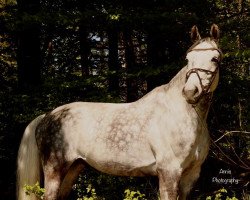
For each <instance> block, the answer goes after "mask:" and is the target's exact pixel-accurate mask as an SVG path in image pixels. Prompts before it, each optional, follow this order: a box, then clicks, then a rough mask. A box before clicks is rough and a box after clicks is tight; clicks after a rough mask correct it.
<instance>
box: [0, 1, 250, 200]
mask: <svg viewBox="0 0 250 200" xmlns="http://www.w3.org/2000/svg"><path fill="white" fill-rule="evenodd" d="M249 14H250V1H249V0H202V1H201V0H186V1H181V0H144V1H139V0H126V1H125V0H120V1H118V0H91V1H90V0H84V1H83V0H81V1H80V0H54V1H48V0H17V1H15V0H0V169H1V170H0V177H1V178H0V198H1V199H5V200H8V199H15V175H16V174H15V170H16V155H17V150H18V146H19V143H20V140H21V137H22V134H23V131H24V129H25V127H26V126H27V124H28V123H29V122H30V121H31V120H32V119H34V118H35V117H36V116H38V115H39V114H42V113H46V112H49V111H50V110H51V109H53V108H56V107H58V106H59V105H62V104H66V103H69V102H74V101H94V102H97V101H102V102H131V101H135V100H137V99H138V98H140V97H142V96H143V95H144V94H146V93H147V92H148V91H150V90H152V89H153V88H154V87H156V86H158V85H161V84H165V83H167V82H168V81H169V80H170V79H171V78H172V77H173V76H174V75H175V74H176V73H177V72H178V71H179V70H180V69H181V68H182V67H183V66H184V65H185V62H184V61H185V52H186V50H187V49H188V47H189V46H190V45H191V41H190V37H189V31H190V28H191V27H192V26H193V25H194V24H196V25H197V26H198V27H199V30H200V32H201V35H202V36H208V33H209V29H210V26H211V24H212V23H216V24H217V25H218V26H219V27H220V29H221V38H220V41H219V43H220V48H221V49H222V51H223V52H224V59H223V61H222V64H221V66H220V83H219V86H218V89H217V90H216V92H215V95H214V99H213V103H212V106H211V109H210V114H209V118H208V125H209V130H210V133H211V138H212V141H213V142H212V144H211V148H210V152H209V156H208V158H207V160H206V162H205V164H204V165H203V168H202V173H201V177H200V179H199V181H198V182H197V184H196V185H195V187H194V189H193V192H192V193H191V198H190V199H206V198H210V197H211V198H213V199H214V198H217V197H216V195H217V196H218V195H221V197H218V198H221V199H223V198H226V196H229V197H233V196H235V197H236V198H238V199H247V196H248V195H249V190H248V188H249V180H250V140H249V138H250V132H249V130H250V124H249V118H250V114H249V107H250V98H249V96H250V90H249V88H250V84H249V80H250V49H249V47H250V15H249ZM221 170H227V172H228V173H225V174H221V173H220V172H221ZM213 177H217V178H222V179H229V178H231V179H232V178H234V179H237V180H239V182H238V184H236V183H230V184H223V183H216V182H213V180H212V179H213ZM222 188H224V189H226V191H227V192H225V190H221V189H222ZM126 189H128V190H126ZM132 192H134V193H132ZM142 194H145V196H144V197H142V196H143V195H142ZM129 195H130V197H131V199H132V197H136V196H137V199H143V198H146V199H150V200H151V199H157V180H155V179H154V178H141V179H133V178H121V177H112V176H107V175H104V174H100V173H98V172H96V171H94V170H91V169H90V170H89V172H88V173H87V175H86V174H82V175H81V176H80V177H79V179H78V181H77V183H76V185H75V186H74V190H73V192H72V194H71V199H77V198H82V199H84V197H85V199H86V198H87V197H88V198H89V197H91V196H92V198H94V199H104V198H105V199H124V198H125V196H126V198H127V199H129V198H130V197H129ZM209 196H210V197H209ZM248 198H249V196H248Z"/></svg>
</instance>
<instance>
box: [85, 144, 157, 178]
mask: <svg viewBox="0 0 250 200" xmlns="http://www.w3.org/2000/svg"><path fill="white" fill-rule="evenodd" d="M128 147H129V148H124V149H117V148H107V146H106V145H101V144H99V145H96V146H95V148H94V149H92V151H89V152H88V153H87V154H86V158H85V159H86V162H87V163H88V164H90V165H91V166H92V167H94V168H95V169H97V170H99V171H101V172H104V173H108V174H113V175H119V176H144V175H156V161H155V157H154V155H153V153H152V152H151V150H150V149H149V148H147V145H145V144H144V148H142V146H136V147H135V146H133V145H128Z"/></svg>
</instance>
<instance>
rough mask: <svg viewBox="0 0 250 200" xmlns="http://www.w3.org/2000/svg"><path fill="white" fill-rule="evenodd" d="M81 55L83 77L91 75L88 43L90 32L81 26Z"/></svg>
mask: <svg viewBox="0 0 250 200" xmlns="http://www.w3.org/2000/svg"><path fill="white" fill-rule="evenodd" d="M79 33H80V36H79V37H80V54H81V69H82V76H88V75H89V65H90V63H89V56H90V50H91V48H90V43H89V41H88V32H87V30H86V27H85V26H84V25H81V26H80V30H79Z"/></svg>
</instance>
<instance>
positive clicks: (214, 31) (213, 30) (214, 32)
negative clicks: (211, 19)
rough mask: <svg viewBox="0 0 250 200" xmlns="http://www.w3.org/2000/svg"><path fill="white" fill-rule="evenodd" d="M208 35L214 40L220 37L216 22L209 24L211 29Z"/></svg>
mask: <svg viewBox="0 0 250 200" xmlns="http://www.w3.org/2000/svg"><path fill="white" fill-rule="evenodd" d="M210 36H211V37H212V38H213V39H214V40H218V39H219V37H220V30H219V27H218V26H217V25H216V24H213V25H212V26H211V30H210Z"/></svg>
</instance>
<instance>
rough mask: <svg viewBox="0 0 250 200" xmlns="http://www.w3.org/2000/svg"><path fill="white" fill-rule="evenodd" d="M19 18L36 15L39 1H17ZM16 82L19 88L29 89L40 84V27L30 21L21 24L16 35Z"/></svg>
mask: <svg viewBox="0 0 250 200" xmlns="http://www.w3.org/2000/svg"><path fill="white" fill-rule="evenodd" d="M17 3H18V8H19V12H20V14H21V16H23V15H24V14H26V15H30V16H33V15H36V14H37V13H38V12H39V10H40V1H39V0H19V1H17ZM17 39H18V51H17V64H18V82H19V86H20V87H21V88H29V87H31V86H34V85H39V84H40V83H41V65H42V63H41V49H40V25H39V23H37V22H35V21H32V22H27V21H23V22H22V27H21V29H20V30H19V32H18V35H17Z"/></svg>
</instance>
